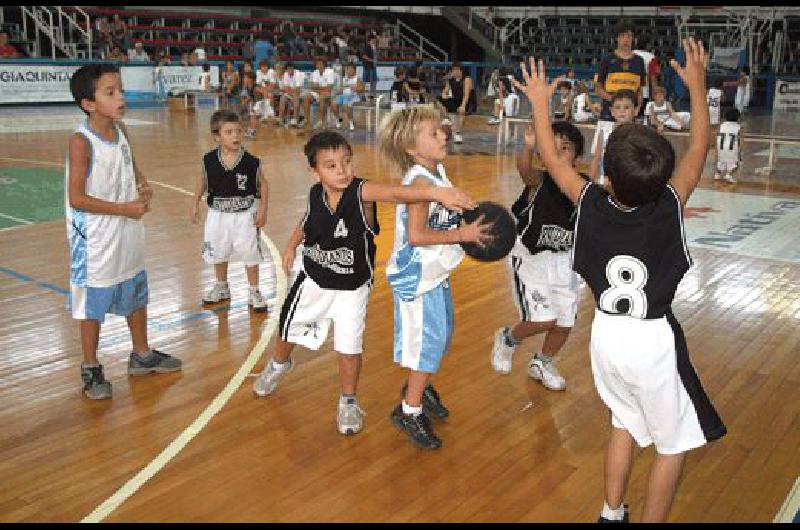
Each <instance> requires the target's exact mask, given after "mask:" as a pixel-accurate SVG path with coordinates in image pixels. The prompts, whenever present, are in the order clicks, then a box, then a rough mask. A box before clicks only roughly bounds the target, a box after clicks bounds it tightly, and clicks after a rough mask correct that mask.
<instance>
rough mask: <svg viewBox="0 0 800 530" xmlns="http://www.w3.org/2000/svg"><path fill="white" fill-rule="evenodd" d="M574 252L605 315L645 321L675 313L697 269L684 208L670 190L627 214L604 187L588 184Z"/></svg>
mask: <svg viewBox="0 0 800 530" xmlns="http://www.w3.org/2000/svg"><path fill="white" fill-rule="evenodd" d="M572 252H573V256H572V266H573V269H575V272H577V273H578V274H580V275H581V276H582V277H583V279H584V280H586V283H587V284H589V288H590V289H591V290H592V293H593V294H594V298H595V301H596V302H597V307H598V308H599V309H600V310H601V311H604V312H606V313H610V314H623V315H629V316H632V317H634V318H640V319H655V318H661V317H663V316H664V315H665V314H667V313H668V312H669V311H670V305H671V304H672V299H673V298H674V297H675V290H676V289H677V288H678V283H680V281H681V278H683V275H684V274H685V273H686V271H687V270H689V267H690V266H691V264H692V260H691V257H690V256H689V250H688V248H687V246H686V234H685V232H684V227H683V208H682V206H681V203H680V201H679V200H678V196H677V194H676V193H675V190H674V189H673V188H672V186H670V185H667V186H666V187H665V188H664V191H663V192H662V193H661V195H660V196H659V197H658V199H656V200H655V201H653V202H650V203H647V204H645V205H643V206H639V207H638V208H635V209H626V208H623V207H620V206H618V205H617V204H616V203H615V202H614V201H613V199H612V198H611V196H610V195H609V193H608V192H607V191H605V190H604V189H603V188H601V187H600V186H597V185H595V184H587V185H586V187H585V188H584V189H583V192H582V193H581V197H580V200H579V201H578V214H577V219H576V222H575V243H574V245H573V248H572Z"/></svg>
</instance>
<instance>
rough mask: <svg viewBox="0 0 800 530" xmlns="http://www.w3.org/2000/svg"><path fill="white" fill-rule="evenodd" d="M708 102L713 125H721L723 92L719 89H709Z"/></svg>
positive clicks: (709, 115)
mask: <svg viewBox="0 0 800 530" xmlns="http://www.w3.org/2000/svg"><path fill="white" fill-rule="evenodd" d="M706 102H708V117H709V119H710V120H711V125H719V118H720V116H719V114H720V108H721V107H722V90H720V89H718V88H709V89H708V94H707V95H706Z"/></svg>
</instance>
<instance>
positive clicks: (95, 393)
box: [81, 364, 111, 399]
mask: <svg viewBox="0 0 800 530" xmlns="http://www.w3.org/2000/svg"><path fill="white" fill-rule="evenodd" d="M81 379H82V380H83V393H84V394H85V395H86V397H88V398H89V399H111V383H109V382H108V381H106V378H105V377H104V376H103V365H102V364H98V365H97V366H84V365H83V364H81Z"/></svg>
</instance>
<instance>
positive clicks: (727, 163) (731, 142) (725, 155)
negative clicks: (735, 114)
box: [717, 121, 742, 172]
mask: <svg viewBox="0 0 800 530" xmlns="http://www.w3.org/2000/svg"><path fill="white" fill-rule="evenodd" d="M741 129H742V125H741V124H740V123H739V122H736V121H724V122H722V124H721V125H720V126H719V132H718V133H717V171H722V172H730V171H735V170H736V168H737V167H739V163H740V162H741V159H742V155H741V153H740V152H739V136H740V135H741Z"/></svg>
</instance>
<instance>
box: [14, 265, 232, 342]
mask: <svg viewBox="0 0 800 530" xmlns="http://www.w3.org/2000/svg"><path fill="white" fill-rule="evenodd" d="M0 272H2V273H4V274H8V275H9V276H12V277H14V278H16V279H18V280H21V281H23V282H26V283H33V284H35V285H38V286H39V287H42V288H44V289H48V290H50V291H54V292H56V293H58V294H60V295H63V296H69V291H68V290H66V289H64V288H62V287H59V286H58V285H53V284H52V283H47V282H40V281H38V280H36V279H35V278H32V277H30V276H27V275H25V274H22V273H20V272H17V271H15V270H12V269H8V268H6V267H0ZM246 305H247V304H246V303H245V302H237V303H235V304H230V305H225V306H222V307H217V308H214V309H204V310H203V311H200V312H194V313H189V314H187V315H184V316H182V317H178V318H175V319H172V320H168V321H167V322H159V321H158V320H154V319H151V318H148V319H147V320H148V322H147V329H148V331H150V330H152V331H162V332H163V331H173V330H176V329H180V328H181V327H183V326H184V324H187V323H189V322H194V321H196V320H202V319H204V318H208V317H212V316H215V315H218V314H220V313H223V312H228V311H231V310H233V309H240V308H242V307H245V306H246ZM114 335H117V334H114ZM114 335H112V336H110V337H105V339H106V340H103V339H101V340H100V345H101V346H105V347H108V346H112V345H115V344H116V343H121V342H125V341H127V340H128V336H127V334H123V333H120V334H119V337H116V338H114Z"/></svg>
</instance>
